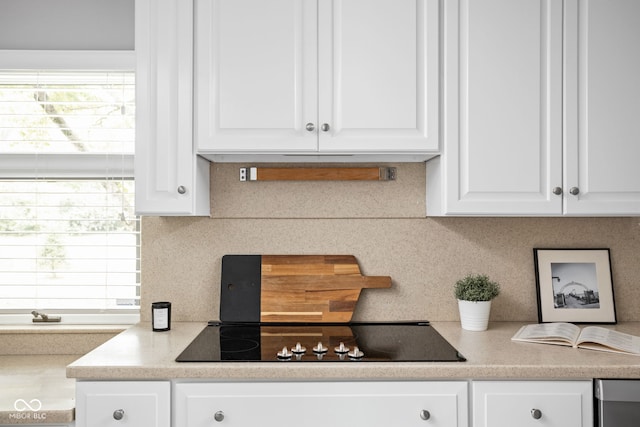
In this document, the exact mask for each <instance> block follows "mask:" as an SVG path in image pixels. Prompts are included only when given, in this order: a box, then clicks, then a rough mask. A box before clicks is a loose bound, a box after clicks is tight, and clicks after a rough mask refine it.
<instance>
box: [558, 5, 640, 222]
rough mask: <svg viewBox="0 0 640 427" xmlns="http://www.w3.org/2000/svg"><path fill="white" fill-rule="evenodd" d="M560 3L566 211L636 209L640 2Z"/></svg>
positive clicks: (639, 187)
mask: <svg viewBox="0 0 640 427" xmlns="http://www.w3.org/2000/svg"><path fill="white" fill-rule="evenodd" d="M565 4H566V13H565V19H566V41H565V42H566V47H565V52H566V53H565V55H566V74H565V100H566V101H565V102H566V105H565V108H566V110H565V115H566V119H565V120H566V131H565V139H566V142H565V143H566V166H565V178H564V179H565V201H566V203H565V213H567V214H570V215H575V214H578V215H638V214H640V167H638V160H639V159H640V127H639V126H638V119H639V118H640V102H639V100H640V78H638V76H640V49H638V40H640V2H638V1H628V0H607V1H588V0H583V1H578V0H567V1H566V2H565ZM574 188H575V190H574V192H576V191H577V194H575V195H574V194H571V192H570V190H571V189H574Z"/></svg>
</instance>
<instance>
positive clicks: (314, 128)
mask: <svg viewBox="0 0 640 427" xmlns="http://www.w3.org/2000/svg"><path fill="white" fill-rule="evenodd" d="M304 128H305V129H306V130H308V131H309V132H313V131H314V130H316V125H314V124H313V123H307V125H306V126H305V127H304Z"/></svg>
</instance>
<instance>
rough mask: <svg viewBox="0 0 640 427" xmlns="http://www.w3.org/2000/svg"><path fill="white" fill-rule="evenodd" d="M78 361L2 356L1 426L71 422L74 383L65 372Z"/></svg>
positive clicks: (68, 356) (0, 383)
mask: <svg viewBox="0 0 640 427" xmlns="http://www.w3.org/2000/svg"><path fill="white" fill-rule="evenodd" d="M77 358H78V356H77V355H64V356H61V355H56V356H44V355H36V356H24V355H20V356H0V425H2V424H40V423H69V422H72V421H73V420H74V413H75V406H76V405H75V381H74V380H73V379H70V378H66V375H65V369H66V366H67V365H68V364H69V363H71V362H73V361H74V360H75V359H77Z"/></svg>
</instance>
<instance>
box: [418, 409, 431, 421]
mask: <svg viewBox="0 0 640 427" xmlns="http://www.w3.org/2000/svg"><path fill="white" fill-rule="evenodd" d="M420 418H421V419H423V420H424V421H427V420H428V419H429V418H431V413H430V412H429V411H427V410H426V409H423V410H422V411H420Z"/></svg>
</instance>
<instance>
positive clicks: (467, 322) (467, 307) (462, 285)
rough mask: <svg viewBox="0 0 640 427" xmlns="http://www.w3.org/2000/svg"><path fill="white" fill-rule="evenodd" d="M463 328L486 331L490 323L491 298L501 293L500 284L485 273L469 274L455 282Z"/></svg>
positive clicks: (455, 292)
mask: <svg viewBox="0 0 640 427" xmlns="http://www.w3.org/2000/svg"><path fill="white" fill-rule="evenodd" d="M454 294H455V296H456V298H457V299H458V309H459V310H460V322H461V323H462V329H466V330H468V331H484V330H486V329H487V325H488V323H489V313H490V311H491V300H492V299H494V298H495V297H497V296H498V295H499V294H500V285H499V284H498V283H496V282H493V281H491V280H490V279H489V277H488V276H486V275H484V274H475V275H474V274H468V275H467V276H466V277H464V278H462V279H460V280H458V281H457V282H456V284H455V288H454Z"/></svg>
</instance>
